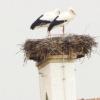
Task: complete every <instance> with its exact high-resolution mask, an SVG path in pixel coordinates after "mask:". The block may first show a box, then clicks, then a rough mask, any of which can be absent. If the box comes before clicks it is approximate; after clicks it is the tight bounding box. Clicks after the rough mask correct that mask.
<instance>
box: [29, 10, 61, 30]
mask: <svg viewBox="0 0 100 100" xmlns="http://www.w3.org/2000/svg"><path fill="white" fill-rule="evenodd" d="M59 13H60V11H59V10H58V9H55V10H54V11H51V12H47V13H45V14H43V15H41V16H40V17H39V18H37V20H36V21H35V22H34V23H32V25H31V27H30V28H31V29H32V30H33V29H35V28H36V27H44V26H46V27H47V26H48V25H49V24H50V23H51V21H53V20H54V19H55V18H56V17H57V16H58V15H59Z"/></svg>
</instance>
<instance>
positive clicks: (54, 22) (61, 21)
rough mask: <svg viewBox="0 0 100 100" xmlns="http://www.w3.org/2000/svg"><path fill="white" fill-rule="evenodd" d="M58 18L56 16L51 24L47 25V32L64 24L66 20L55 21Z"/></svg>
mask: <svg viewBox="0 0 100 100" xmlns="http://www.w3.org/2000/svg"><path fill="white" fill-rule="evenodd" d="M58 17H59V16H57V17H56V18H55V19H54V20H53V21H52V22H51V24H50V25H49V27H48V31H49V32H50V31H51V30H52V28H53V27H55V26H57V25H60V24H62V23H64V22H66V21H67V20H56V19H57V18H58Z"/></svg>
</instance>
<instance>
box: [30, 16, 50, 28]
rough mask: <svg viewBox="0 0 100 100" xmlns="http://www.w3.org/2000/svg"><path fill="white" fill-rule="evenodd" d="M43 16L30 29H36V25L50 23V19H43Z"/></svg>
mask: <svg viewBox="0 0 100 100" xmlns="http://www.w3.org/2000/svg"><path fill="white" fill-rule="evenodd" d="M41 17H43V15H41V16H40V17H39V18H38V19H37V20H36V21H35V22H34V23H33V24H32V25H31V27H30V29H34V28H35V27H36V26H42V25H45V24H48V23H50V21H48V20H41V19H40V18H41Z"/></svg>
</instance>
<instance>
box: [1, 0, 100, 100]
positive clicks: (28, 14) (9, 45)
mask: <svg viewBox="0 0 100 100" xmlns="http://www.w3.org/2000/svg"><path fill="white" fill-rule="evenodd" d="M69 6H72V7H73V8H75V10H76V13H77V17H76V18H75V20H73V22H72V23H70V24H69V25H68V27H67V28H66V31H67V32H72V33H78V34H90V35H92V36H100V27H99V26H100V0H0V27H1V28H0V60H1V61H0V100H40V99H39V87H38V74H37V69H36V67H35V63H34V62H32V61H28V63H27V64H26V65H25V66H24V67H23V59H24V56H23V54H22V53H19V54H17V55H16V52H18V51H19V48H20V46H21V45H19V44H22V43H23V42H24V41H25V40H26V39H29V38H42V37H45V35H46V29H43V30H41V29H39V30H34V31H31V30H30V28H29V27H30V25H31V23H32V22H33V21H34V20H35V18H37V17H38V16H39V15H40V14H42V13H44V12H47V11H50V10H53V9H54V8H59V9H61V10H67V8H68V7H69ZM96 40H97V41H98V42H99V43H100V38H99V37H97V39H96ZM99 59H100V46H99V47H98V48H97V51H96V50H95V51H94V52H93V54H92V56H91V58H89V59H88V58H86V60H83V59H82V60H80V61H78V62H76V63H75V66H76V67H77V71H76V82H77V97H98V96H99V97H100V63H99V62H100V60H99Z"/></svg>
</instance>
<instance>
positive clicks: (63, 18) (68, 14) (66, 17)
mask: <svg viewBox="0 0 100 100" xmlns="http://www.w3.org/2000/svg"><path fill="white" fill-rule="evenodd" d="M75 16H76V13H75V11H74V9H72V8H69V9H68V11H64V12H61V13H60V14H59V16H57V17H56V18H55V19H54V20H53V21H52V22H51V23H50V25H49V27H48V32H49V33H50V31H51V30H52V29H53V28H54V27H55V26H61V27H62V32H63V35H64V25H65V23H67V24H68V23H69V22H70V21H71V20H72V19H74V17H75Z"/></svg>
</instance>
